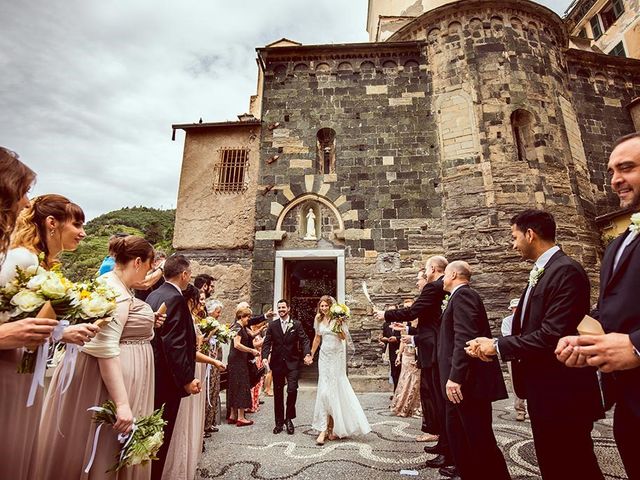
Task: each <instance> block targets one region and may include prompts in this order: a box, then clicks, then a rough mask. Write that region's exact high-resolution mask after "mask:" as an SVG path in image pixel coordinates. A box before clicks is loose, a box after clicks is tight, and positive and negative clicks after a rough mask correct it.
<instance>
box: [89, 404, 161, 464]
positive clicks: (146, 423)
mask: <svg viewBox="0 0 640 480" xmlns="http://www.w3.org/2000/svg"><path fill="white" fill-rule="evenodd" d="M89 410H91V411H93V412H95V413H94V414H93V421H94V422H95V423H96V424H98V429H96V436H97V435H100V428H101V427H102V425H105V424H107V425H113V424H114V423H116V404H115V403H113V401H111V400H107V401H106V402H104V403H103V404H102V406H100V407H91V408H90V409H89ZM163 411H164V405H163V406H162V407H161V408H159V409H158V410H156V411H155V412H153V413H152V414H151V415H149V416H147V417H142V418H139V419H137V420H134V422H133V427H132V430H131V432H129V433H128V434H126V435H123V434H118V441H119V442H120V443H121V444H122V447H121V448H120V451H119V452H118V454H117V455H116V463H115V464H114V465H113V466H112V467H111V468H110V469H109V470H108V472H117V471H118V470H120V469H121V468H125V467H131V466H134V465H140V464H142V465H145V464H146V463H147V462H149V461H151V460H157V459H158V458H157V457H156V454H157V453H158V450H160V447H161V446H162V443H163V442H164V426H165V425H166V424H167V422H166V421H165V420H163V419H162V413H163ZM95 445H97V442H94V452H93V453H92V455H91V460H90V461H89V464H88V465H87V467H86V468H85V473H88V472H89V470H90V469H91V465H92V464H93V458H94V455H95Z"/></svg>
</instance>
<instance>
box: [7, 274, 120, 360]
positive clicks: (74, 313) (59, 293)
mask: <svg viewBox="0 0 640 480" xmlns="http://www.w3.org/2000/svg"><path fill="white" fill-rule="evenodd" d="M116 296H117V294H116V293H115V291H113V290H112V289H111V288H110V287H108V286H107V284H106V283H105V282H104V280H102V279H96V280H91V281H90V282H84V283H73V282H71V281H70V280H68V279H67V278H66V277H65V276H64V275H63V274H62V272H61V271H60V268H59V266H54V267H53V268H52V269H51V270H45V269H44V268H42V267H39V266H31V267H28V268H26V269H22V268H20V267H17V268H16V275H15V277H14V278H13V279H12V280H11V281H9V282H8V283H6V284H5V285H3V286H0V324H2V323H5V322H12V321H16V320H21V319H23V318H27V317H33V316H37V315H38V312H40V313H42V312H44V311H45V310H46V312H47V313H46V314H44V315H42V316H46V317H47V318H56V319H58V320H65V321H66V324H67V325H68V324H78V323H88V322H92V321H94V320H97V319H103V318H105V317H109V316H110V315H111V314H112V313H113V312H114V310H115V308H116ZM61 332H62V330H60V334H61ZM54 340H59V338H57V339H56V338H55V334H54ZM35 360H36V356H35V352H28V351H27V352H25V353H24V354H23V356H22V361H21V364H20V366H19V367H18V372H19V373H33V371H34V368H35Z"/></svg>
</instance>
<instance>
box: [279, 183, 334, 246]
mask: <svg viewBox="0 0 640 480" xmlns="http://www.w3.org/2000/svg"><path fill="white" fill-rule="evenodd" d="M310 211H311V212H312V213H313V215H312V216H311V218H310V215H311V214H310V213H309V212H310ZM310 223H312V224H313V225H312V226H313V235H310V232H309V225H310ZM276 231H277V232H282V236H281V237H280V239H281V240H284V239H285V237H287V238H286V241H285V242H284V243H286V244H287V245H286V246H285V247H286V248H291V247H293V248H302V247H304V248H317V247H320V246H322V247H324V248H326V247H328V245H327V244H326V242H329V243H333V242H334V241H336V240H342V239H343V238H344V220H343V218H342V215H341V214H340V211H339V210H338V208H337V207H336V206H335V205H334V203H333V202H331V201H330V200H328V199H327V198H325V197H323V196H320V195H318V194H315V193H307V194H303V195H300V196H299V197H297V198H295V199H293V200H292V201H291V202H289V203H288V204H287V205H285V206H284V208H283V209H282V211H281V212H280V214H279V215H278V219H277V221H276Z"/></svg>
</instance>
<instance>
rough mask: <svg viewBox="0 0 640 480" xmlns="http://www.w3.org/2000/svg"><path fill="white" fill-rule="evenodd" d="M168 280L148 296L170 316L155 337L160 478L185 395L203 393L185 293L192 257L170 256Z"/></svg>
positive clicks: (156, 474)
mask: <svg viewBox="0 0 640 480" xmlns="http://www.w3.org/2000/svg"><path fill="white" fill-rule="evenodd" d="M164 277H165V280H166V282H165V283H164V284H162V286H161V287H160V288H158V289H157V290H154V291H153V292H151V293H150V294H149V296H148V297H147V303H148V304H149V305H151V308H153V310H154V311H158V309H159V308H160V305H162V304H163V303H164V304H165V306H166V307H167V318H166V320H165V322H164V324H163V325H162V327H160V328H158V329H156V330H155V335H154V337H153V340H152V342H151V343H152V345H153V356H154V360H155V400H154V408H156V409H157V408H160V407H161V406H162V405H164V415H163V418H164V419H165V420H166V421H167V425H166V426H165V428H164V443H163V444H162V447H161V448H160V451H159V452H158V460H156V461H154V462H152V465H151V478H153V479H154V480H155V479H158V480H159V479H160V478H161V477H162V470H163V468H164V463H165V460H166V457H167V451H168V450H169V445H170V443H171V436H172V435H173V428H174V426H175V421H176V417H177V416H178V409H179V408H180V401H181V400H182V397H187V396H189V395H193V394H196V393H199V392H200V380H198V379H197V378H194V377H195V362H196V335H195V330H194V328H193V319H192V317H191V312H189V308H188V306H187V302H186V301H185V299H184V297H183V296H182V290H184V289H185V288H187V285H189V280H190V278H191V267H190V266H189V260H187V258H186V257H185V256H184V255H171V256H170V257H169V258H167V260H166V262H165V264H164Z"/></svg>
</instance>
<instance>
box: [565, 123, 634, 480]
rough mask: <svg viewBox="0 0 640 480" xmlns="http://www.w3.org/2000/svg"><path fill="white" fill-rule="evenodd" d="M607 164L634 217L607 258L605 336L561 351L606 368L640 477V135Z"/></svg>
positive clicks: (624, 141) (627, 463)
mask: <svg viewBox="0 0 640 480" xmlns="http://www.w3.org/2000/svg"><path fill="white" fill-rule="evenodd" d="M608 168H609V174H610V175H611V188H612V189H613V191H614V192H616V193H617V194H618V197H619V198H620V207H622V208H625V209H628V210H629V211H631V212H632V213H635V217H632V219H634V221H632V224H631V225H630V227H629V229H627V230H626V231H625V232H624V233H623V234H622V235H620V236H619V237H618V238H616V239H615V240H614V241H613V242H611V244H610V245H609V246H608V247H607V250H606V251H605V254H604V258H603V260H602V267H601V271H600V297H599V300H598V316H599V320H600V323H602V327H603V329H604V331H605V332H606V335H599V336H593V335H581V336H580V337H575V336H574V337H566V338H563V339H562V340H561V341H560V342H559V343H558V348H557V349H556V354H557V355H558V359H559V360H560V361H562V362H563V363H566V365H568V366H585V365H591V366H594V367H598V368H599V369H600V370H601V371H602V372H603V374H602V379H603V382H602V383H603V386H604V393H605V397H606V398H607V400H608V403H609V404H613V403H615V404H616V409H615V413H614V416H613V434H614V437H615V439H616V444H617V445H618V450H619V451H620V456H621V457H622V462H623V463H624V468H625V470H626V472H627V475H628V477H629V478H631V479H633V478H640V455H638V448H637V445H638V432H640V302H639V301H638V294H639V293H640V246H638V245H640V240H638V237H640V218H639V217H640V133H638V132H637V133H635V134H631V135H627V136H626V137H623V138H621V139H620V140H618V141H617V142H616V144H615V145H614V148H613V151H612V153H611V156H610V158H609V164H608ZM574 347H575V348H574Z"/></svg>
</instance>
